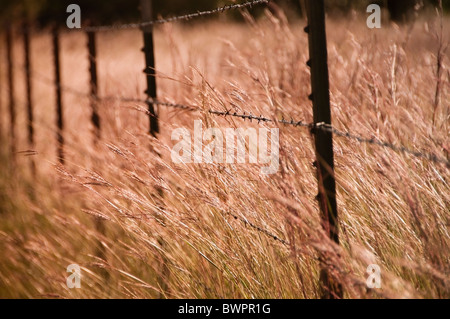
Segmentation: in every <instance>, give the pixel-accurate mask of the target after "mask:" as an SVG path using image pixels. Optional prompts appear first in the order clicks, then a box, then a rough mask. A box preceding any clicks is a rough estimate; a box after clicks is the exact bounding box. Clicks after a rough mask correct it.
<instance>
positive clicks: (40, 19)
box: [0, 0, 450, 27]
mask: <svg viewBox="0 0 450 319" xmlns="http://www.w3.org/2000/svg"><path fill="white" fill-rule="evenodd" d="M239 2H244V1H224V0H189V1H186V0H154V1H153V6H154V10H155V14H156V15H161V16H164V17H167V16H171V15H178V14H184V13H188V12H193V11H194V12H195V11H197V10H208V9H213V8H216V7H218V6H223V5H226V4H231V3H239ZM272 2H276V3H277V5H279V6H281V7H282V8H283V9H285V12H288V13H289V17H291V18H292V17H295V16H301V15H302V11H304V10H302V8H304V4H303V0H272ZM71 3H76V4H78V5H80V7H81V10H82V19H83V20H82V21H83V23H91V24H107V23H115V22H131V21H138V20H139V19H140V14H139V10H137V8H138V6H139V0H107V1H106V0H103V1H91V0H76V1H74V0H20V1H17V0H2V1H1V2H0V19H1V21H2V24H3V25H2V27H4V26H5V24H10V23H12V22H14V23H19V22H21V21H22V20H25V19H27V20H29V21H33V22H34V23H35V24H36V26H37V27H46V26H48V25H50V24H54V23H58V24H63V23H64V22H65V20H66V18H67V14H66V8H67V6H68V5H69V4H71ZM370 3H376V4H379V5H380V6H382V7H383V8H385V9H386V10H387V11H388V12H389V16H390V18H391V19H392V20H394V21H397V22H402V21H406V20H408V19H409V18H410V17H411V16H412V15H413V14H414V12H418V11H420V10H427V9H432V8H433V7H436V6H438V5H439V0H360V1H351V0H325V4H326V6H327V10H328V13H330V14H340V15H346V14H349V13H351V12H352V10H364V9H365V8H366V7H367V5H368V4H370ZM442 6H443V8H444V11H445V12H446V13H448V12H449V9H450V0H442ZM254 10H255V14H258V11H259V10H261V8H255V9H254ZM230 16H231V17H232V18H234V19H239V18H240V17H241V16H240V15H239V14H238V13H236V14H235V15H230Z"/></svg>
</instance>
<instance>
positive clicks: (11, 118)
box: [6, 26, 16, 161]
mask: <svg viewBox="0 0 450 319" xmlns="http://www.w3.org/2000/svg"><path fill="white" fill-rule="evenodd" d="M12 46H13V43H12V30H11V27H10V26H8V28H7V29H6V59H7V64H8V66H7V68H8V88H9V121H10V131H9V134H10V148H11V158H12V160H13V161H14V158H15V154H16V134H15V130H16V128H15V126H16V106H15V101H14V73H13V60H12V50H13V47H12Z"/></svg>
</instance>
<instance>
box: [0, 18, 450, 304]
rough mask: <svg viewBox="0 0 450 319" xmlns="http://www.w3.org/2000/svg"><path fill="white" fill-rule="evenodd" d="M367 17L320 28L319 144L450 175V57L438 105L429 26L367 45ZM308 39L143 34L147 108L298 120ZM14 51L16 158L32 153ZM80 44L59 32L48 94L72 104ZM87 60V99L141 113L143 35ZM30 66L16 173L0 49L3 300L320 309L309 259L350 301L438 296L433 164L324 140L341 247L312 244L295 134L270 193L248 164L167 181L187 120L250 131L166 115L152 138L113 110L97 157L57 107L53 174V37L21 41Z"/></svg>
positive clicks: (445, 229)
mask: <svg viewBox="0 0 450 319" xmlns="http://www.w3.org/2000/svg"><path fill="white" fill-rule="evenodd" d="M362 18H363V17H358V16H355V17H351V18H348V19H345V20H339V21H338V20H333V19H328V20H327V24H328V25H327V27H328V29H327V32H328V34H327V36H328V53H329V69H330V90H331V105H332V115H333V124H334V126H335V127H337V128H339V129H341V130H343V131H350V132H353V133H355V134H359V135H362V136H365V137H368V138H371V137H374V138H378V139H381V140H385V141H388V142H391V143H394V144H398V145H404V146H406V147H408V148H410V149H413V150H419V151H425V152H429V153H433V154H436V155H438V156H440V157H444V158H445V157H447V158H448V156H449V152H450V141H449V128H450V127H449V124H450V121H449V103H448V102H449V101H450V90H449V81H450V71H449V70H450V69H449V63H450V60H449V56H448V54H447V55H444V58H443V72H442V74H441V78H440V86H441V91H440V101H441V102H440V103H439V105H438V107H437V108H436V107H435V103H434V99H435V92H436V84H437V82H438V79H437V77H436V63H437V62H436V53H437V48H438V44H439V41H438V39H437V38H436V37H434V34H435V32H436V31H437V30H438V20H437V19H436V17H434V16H430V17H428V18H425V17H422V18H421V19H419V20H417V21H416V22H415V23H414V25H413V26H412V27H409V26H401V27H400V26H396V25H388V24H384V25H383V28H382V29H380V30H370V29H368V28H367V27H366V26H365V21H364V20H363V19H362ZM304 25H305V22H304V21H297V22H292V23H291V24H287V23H286V21H285V19H284V17H283V16H282V15H281V14H280V15H278V16H272V15H270V14H266V16H265V17H264V18H262V19H261V20H258V21H257V22H252V21H248V22H247V23H246V24H230V23H227V22H207V23H196V24H192V25H179V24H174V25H170V24H168V25H164V26H160V27H158V28H157V29H156V30H155V33H156V35H155V36H156V39H155V46H156V65H157V69H158V79H157V82H158V96H159V99H160V100H163V101H169V102H179V103H183V104H188V105H196V106H199V107H201V108H203V109H205V110H208V109H214V110H220V111H223V110H226V109H229V108H232V109H233V110H236V111H237V112H240V113H242V112H244V111H245V112H247V113H249V112H251V113H252V114H257V115H259V114H262V115H264V116H268V117H271V118H278V119H281V118H283V117H284V118H286V119H290V118H291V117H292V118H293V119H295V120H303V121H306V122H311V121H312V107H311V102H310V101H309V100H308V95H309V94H310V84H309V83H310V79H309V69H308V68H307V67H306V65H305V62H306V61H307V59H308V49H307V48H308V45H307V37H306V34H305V33H304V32H303V31H302V29H303V27H304ZM444 29H445V30H449V29H450V23H449V21H445V22H444ZM443 34H444V39H443V42H449V41H450V32H444V33H443ZM16 40H17V41H16V43H15V46H14V61H15V75H16V78H15V81H16V90H15V92H14V93H15V97H16V101H17V112H18V121H17V136H18V138H17V141H16V142H15V143H16V148H17V150H18V151H19V152H20V151H26V150H30V146H28V145H27V142H26V129H25V128H26V112H25V94H24V92H25V91H24V72H23V64H24V62H23V56H22V43H21V42H20V41H18V40H20V38H19V37H16ZM85 44H86V38H85V35H84V34H83V33H70V34H65V35H64V36H63V39H62V48H63V52H62V58H61V59H62V64H63V67H62V82H63V85H66V86H68V87H71V88H74V89H76V90H78V91H82V92H86V93H87V92H88V76H89V74H88V60H87V52H86V51H87V50H86V45H85ZM98 46H99V47H98V67H99V86H100V88H99V90H100V94H101V95H118V96H124V97H135V98H143V97H144V94H143V91H144V89H145V78H144V76H143V74H142V69H143V65H144V57H143V54H142V52H141V51H140V48H141V47H142V39H141V33H140V32H139V31H138V30H132V31H120V32H113V33H102V34H99V36H98ZM32 48H33V52H32V67H33V70H34V73H35V74H34V78H33V101H34V114H35V123H34V127H35V133H36V145H35V146H34V147H33V148H32V149H33V150H35V151H36V152H37V154H36V155H33V156H24V153H19V154H17V157H16V163H15V165H14V166H13V165H12V164H11V163H10V162H9V160H8V145H9V143H10V142H9V141H8V139H7V138H6V129H7V127H8V124H7V123H8V118H7V116H8V112H7V88H6V87H5V86H4V85H3V84H4V83H5V82H6V77H5V68H6V65H5V59H4V49H3V48H2V51H1V53H2V58H1V75H2V76H1V83H2V87H1V97H2V98H1V108H2V111H1V123H2V125H0V127H1V128H2V130H3V131H2V135H3V138H2V147H1V161H2V168H1V170H0V174H1V175H0V297H2V298H11V297H20V298H43V297H44V298H45V297H52V298H318V297H320V289H319V285H318V277H319V271H320V267H319V262H318V260H319V259H323V260H325V262H326V265H327V267H328V269H329V270H330V271H331V272H333V274H334V275H335V276H336V277H338V278H339V280H340V281H341V282H342V285H343V287H344V290H345V297H346V298H449V297H450V280H449V278H450V277H449V273H450V254H449V253H450V249H449V248H450V247H449V245H450V238H449V217H450V214H449V211H450V187H449V169H448V168H446V167H445V165H442V164H437V163H432V162H429V161H427V160H424V159H420V158H415V157H413V156H410V155H405V154H399V153H396V152H394V151H392V150H390V149H386V148H382V147H377V146H373V145H367V144H359V143H358V142H356V141H354V140H349V139H345V138H339V137H336V138H335V139H334V149H335V161H336V180H337V191H338V194H337V199H338V210H339V215H340V236H341V246H339V247H338V246H336V245H334V244H333V243H332V242H330V240H328V239H327V238H326V236H325V235H324V233H323V231H322V228H321V223H320V213H319V210H318V205H317V202H316V200H315V196H316V194H317V181H316V177H315V169H314V167H313V166H312V162H313V160H314V151H313V149H312V145H313V144H312V139H311V135H310V133H309V132H308V130H307V129H304V128H301V127H291V126H280V169H279V171H278V173H277V174H274V175H262V174H261V173H260V167H259V166H258V165H256V164H186V165H181V164H174V163H173V162H172V160H171V157H170V150H171V148H172V146H173V145H174V142H173V141H171V132H172V131H173V130H174V129H175V128H178V127H186V128H188V129H189V130H192V129H193V127H194V120H197V119H202V121H203V125H204V127H206V126H208V127H220V128H225V127H258V124H257V123H255V122H252V123H251V122H249V121H245V122H244V121H243V120H241V119H236V118H223V117H217V116H213V115H211V114H208V113H207V112H188V111H182V110H178V109H171V108H167V107H162V106H161V107H159V114H160V126H161V133H160V135H159V136H158V139H154V138H152V137H150V136H149V135H148V134H146V132H147V130H148V117H147V115H146V114H145V104H140V103H123V102H111V101H108V102H102V103H101V104H100V114H101V119H102V139H101V141H100V142H99V143H98V145H97V146H94V145H93V143H92V139H93V137H92V130H93V129H92V127H91V124H90V108H89V101H88V99H86V98H82V97H80V96H78V95H76V94H72V93H71V92H70V91H65V92H64V95H63V103H64V117H65V133H64V134H65V138H66V142H67V144H66V148H65V153H66V165H65V166H64V167H63V166H60V165H58V161H57V158H56V155H55V154H56V140H55V125H54V123H55V111H54V110H55V106H54V105H55V102H54V100H55V98H54V89H53V87H52V85H51V81H52V79H53V66H52V53H51V39H50V37H49V36H48V35H47V34H46V33H38V34H34V35H33V39H32ZM260 125H264V126H267V127H273V124H267V123H264V124H263V123H261V124H260ZM30 161H34V162H35V164H36V168H37V173H36V177H35V178H33V177H32V176H31V174H30V169H29V166H30ZM269 233H270V234H269ZM273 236H276V238H275V239H274V237H273ZM73 263H76V264H79V265H80V266H81V267H82V279H81V289H68V288H67V286H66V277H67V276H68V275H69V274H68V273H67V272H66V268H67V266H68V265H69V264H73ZM369 264H377V265H379V266H380V268H381V275H382V277H381V278H382V286H381V288H380V289H367V288H366V278H367V276H368V275H367V274H366V268H367V266H368V265H369Z"/></svg>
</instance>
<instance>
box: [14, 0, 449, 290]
mask: <svg viewBox="0 0 450 319" xmlns="http://www.w3.org/2000/svg"><path fill="white" fill-rule="evenodd" d="M149 1H150V2H151V0H142V1H141V7H145V5H151V3H150V2H149ZM270 1H271V0H253V1H247V2H243V3H240V4H230V5H225V6H223V7H219V8H216V9H213V10H207V11H199V12H195V13H190V14H186V15H181V16H175V17H170V18H165V19H156V20H152V19H151V17H152V13H151V10H149V11H147V12H144V11H145V8H144V9H143V8H141V10H144V11H143V20H144V21H143V22H141V23H131V24H121V25H108V26H88V27H84V28H82V29H75V30H72V31H69V32H80V31H81V32H85V33H86V35H87V36H88V51H89V73H90V93H84V92H81V91H78V90H76V89H74V88H72V87H70V86H66V85H63V84H62V83H61V78H60V66H59V56H60V54H61V53H60V49H59V30H56V29H54V30H53V33H52V36H53V52H54V61H55V77H54V78H50V77H47V76H46V75H44V74H40V73H37V72H35V71H33V70H32V69H31V66H30V62H29V61H27V63H26V66H25V68H26V81H27V83H26V88H27V97H28V99H27V114H28V123H27V127H28V141H29V143H30V147H31V148H32V147H34V144H35V139H34V137H33V134H34V133H33V132H34V131H33V129H32V128H33V107H32V101H31V81H30V78H34V79H36V80H39V81H41V82H44V83H46V84H48V85H52V86H54V88H55V92H56V97H57V98H56V104H57V106H56V110H57V127H58V132H57V142H58V159H59V160H60V162H61V163H62V164H63V163H64V153H63V146H64V138H63V129H64V125H63V124H64V121H63V106H62V101H61V94H62V93H63V92H65V93H68V94H74V95H76V96H78V97H80V98H86V99H89V100H90V101H91V104H90V105H91V109H92V117H91V121H92V124H93V126H94V128H95V137H94V143H97V142H98V140H99V139H100V138H101V134H100V131H101V125H100V123H101V122H100V117H99V113H98V105H97V104H98V103H99V102H100V101H104V102H108V101H116V102H121V103H142V104H146V105H147V106H148V110H147V111H146V112H147V115H148V116H149V121H150V123H149V124H150V131H149V133H150V134H152V135H154V136H155V137H157V134H158V133H159V124H158V114H156V112H155V110H154V108H153V106H154V105H158V106H162V107H167V108H172V109H178V110H183V111H188V112H206V113H208V114H210V115H213V116H218V117H232V118H239V119H242V120H243V121H247V120H248V121H250V122H253V123H256V124H258V125H259V124H269V123H271V124H274V125H283V126H291V127H298V128H303V129H307V130H309V131H310V133H311V134H312V135H314V136H315V137H316V138H317V136H320V135H321V134H322V135H323V134H325V135H323V136H325V137H326V136H328V137H329V138H330V141H332V140H331V137H332V136H335V137H338V138H344V139H350V140H354V141H356V142H358V143H361V144H368V145H373V146H376V147H381V148H386V149H390V150H392V151H394V152H397V153H402V154H406V155H409V156H412V157H415V158H418V159H422V160H426V161H428V162H431V163H435V164H442V165H444V166H445V167H446V168H450V161H449V160H448V159H447V158H444V157H440V156H438V155H436V154H432V153H429V152H425V151H423V150H413V149H410V148H408V147H406V146H404V145H396V144H394V143H390V142H387V141H382V140H379V139H375V138H368V137H365V136H361V135H358V134H355V133H353V132H350V131H343V130H340V129H338V128H335V127H334V126H333V125H332V124H331V120H330V121H317V118H316V117H315V120H314V122H304V121H299V120H295V119H293V118H290V119H285V118H281V119H276V118H271V117H269V116H267V115H263V114H260V115H257V114H252V113H251V112H242V113H238V112H235V111H232V110H225V111H219V110H214V109H205V108H201V107H199V106H196V105H187V104H184V103H173V102H167V101H163V100H161V99H158V98H157V96H156V83H155V81H156V76H155V70H156V68H155V65H154V52H153V51H154V47H153V39H152V29H151V27H152V26H155V25H160V24H165V23H173V22H178V21H190V20H192V19H195V18H199V17H204V16H209V15H214V14H222V13H226V12H229V11H231V10H241V9H247V8H252V7H254V6H258V5H268V4H269V3H270ZM144 2H147V4H143V3H144ZM317 3H319V4H318V5H316V4H317ZM307 4H308V6H307V7H308V26H307V27H306V28H305V32H307V33H308V36H309V42H310V60H309V61H308V63H307V65H308V66H309V67H311V69H312V70H311V71H312V72H317V71H314V68H317V65H318V63H317V60H318V59H317V56H315V55H313V52H315V51H314V48H312V47H311V45H312V44H311V43H312V42H314V41H313V40H312V37H314V32H315V31H314V30H317V29H320V28H321V26H320V24H319V25H318V24H317V23H320V21H319V22H317V20H315V15H316V13H317V12H316V11H315V10H319V11H320V10H323V1H314V0H310V1H307ZM321 6H322V8H321ZM317 8H318V9H317ZM147 9H149V8H147ZM150 9H151V8H150ZM319 13H320V12H319ZM319 16H320V14H319ZM145 20H149V21H145ZM318 20H320V17H319V19H318ZM311 22H312V23H311ZM125 29H141V30H142V32H143V34H144V48H143V52H144V54H145V55H146V66H145V69H144V74H145V76H146V77H147V81H148V86H147V90H146V91H145V93H146V95H147V98H145V99H140V98H130V97H123V96H100V95H99V94H98V77H97V65H96V63H97V56H96V42H95V41H96V36H95V34H96V33H97V32H108V31H118V30H125ZM311 33H312V34H311ZM24 36H25V40H24V41H25V42H24V43H25V45H24V50H25V56H26V57H29V56H30V43H29V38H28V37H29V30H28V26H27V27H26V28H25V29H24ZM323 36H324V34H323ZM11 49H12V39H11V33H10V31H8V33H7V53H8V54H7V57H8V61H7V74H8V83H9V113H10V143H11V153H12V155H13V156H14V154H19V153H20V152H17V151H16V150H15V122H16V119H15V117H16V113H15V107H16V105H15V103H14V96H13V94H12V91H13V90H14V87H13V85H14V81H13V71H12V70H13V67H14V66H13V61H12V60H13V59H12V57H11V55H12V53H11ZM322 50H323V49H322ZM325 53H326V48H325ZM152 56H153V59H152ZM325 57H326V54H325ZM325 63H326V59H325ZM149 71H152V72H150V73H149ZM326 72H327V73H326V74H327V76H328V70H327V69H326ZM327 81H328V79H327ZM320 89H323V88H320ZM314 90H318V88H317V87H316V88H314V85H313V91H314ZM317 95H318V94H317V92H313V93H312V94H311V96H310V100H312V102H313V104H314V105H315V103H317V101H315V99H314V98H315V97H316V98H317ZM328 103H329V101H328ZM315 107H316V106H315ZM316 111H317V110H316V109H315V112H316ZM328 111H329V105H328ZM316 145H317V141H316ZM330 151H331V155H332V148H331V150H330ZM316 157H317V159H316V162H315V163H316V164H317V163H320V162H321V161H322V160H323V158H321V154H319V153H317V154H316ZM331 160H332V158H331ZM327 164H330V163H329V162H328V163H327ZM331 167H333V161H331ZM321 174H323V172H322V173H321V172H320V168H318V183H319V194H320V189H321V188H320V187H321V186H320V184H321V183H322V181H321V178H322V177H321ZM332 175H333V179H334V174H332ZM321 209H322V208H321ZM335 210H336V208H335ZM334 213H337V212H336V211H335V212H334ZM228 214H229V215H230V216H231V217H233V218H234V219H236V220H240V221H241V222H242V223H243V224H244V225H246V226H249V227H251V228H252V229H254V230H255V231H257V232H259V233H262V234H264V235H265V236H267V237H268V238H271V239H273V240H275V241H278V242H280V243H281V244H283V245H289V243H288V242H287V241H286V240H284V239H282V238H280V237H279V236H277V235H274V234H273V233H272V232H270V231H268V230H267V229H264V228H262V227H260V226H258V225H256V224H254V223H251V222H249V221H248V220H246V219H245V218H242V217H240V216H238V215H235V214H233V213H231V212H229V213H228ZM335 218H336V220H334V221H330V223H337V222H338V220H337V215H336V216H335ZM330 236H331V235H330ZM336 239H337V234H336ZM323 285H325V286H326V287H325V288H326V289H328V292H331V294H328V297H331V298H332V297H333V294H334V296H335V297H336V296H337V297H341V296H342V294H341V292H339V291H337V290H336V288H335V287H334V288H333V287H331V286H330V284H329V283H328V284H327V283H323ZM327 285H328V286H327Z"/></svg>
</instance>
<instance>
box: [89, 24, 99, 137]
mask: <svg viewBox="0 0 450 319" xmlns="http://www.w3.org/2000/svg"><path fill="white" fill-rule="evenodd" d="M87 37H88V50H89V74H90V82H89V83H90V88H91V98H90V101H91V109H92V115H91V121H92V125H93V126H94V144H97V142H98V140H99V139H100V116H99V114H98V80H97V46H96V41H95V32H87Z"/></svg>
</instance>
